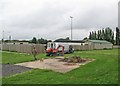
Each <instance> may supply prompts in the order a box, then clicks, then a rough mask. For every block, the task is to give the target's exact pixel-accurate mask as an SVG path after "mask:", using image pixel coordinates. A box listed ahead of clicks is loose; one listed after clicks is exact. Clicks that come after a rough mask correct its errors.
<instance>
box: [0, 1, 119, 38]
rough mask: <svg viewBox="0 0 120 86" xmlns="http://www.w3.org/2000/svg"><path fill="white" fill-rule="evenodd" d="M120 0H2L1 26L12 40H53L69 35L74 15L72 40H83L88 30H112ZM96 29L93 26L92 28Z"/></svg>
mask: <svg viewBox="0 0 120 86" xmlns="http://www.w3.org/2000/svg"><path fill="white" fill-rule="evenodd" d="M118 1H119V0H1V1H0V20H1V21H2V23H1V25H2V27H1V28H2V29H3V30H4V31H5V32H6V34H5V35H6V36H5V38H7V37H8V34H7V32H10V34H9V35H12V36H13V39H31V38H32V37H33V36H37V35H38V34H40V35H39V36H40V37H43V38H47V39H56V38H61V37H66V36H70V18H69V16H73V17H74V18H73V30H74V31H73V34H74V35H73V39H83V38H84V37H86V36H88V35H89V31H91V30H95V29H96V30H97V29H101V28H103V27H107V26H109V27H111V28H113V30H115V27H116V26H117V19H118V12H117V11H118V8H117V7H118V6H117V5H118ZM93 28H95V29H93Z"/></svg>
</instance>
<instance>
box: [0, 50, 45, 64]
mask: <svg viewBox="0 0 120 86" xmlns="http://www.w3.org/2000/svg"><path fill="white" fill-rule="evenodd" d="M2 57H3V58H2V64H16V63H21V62H28V61H33V60H34V58H33V55H31V54H20V53H16V52H8V51H3V52H2ZM41 57H45V54H39V55H37V59H40V58H41Z"/></svg>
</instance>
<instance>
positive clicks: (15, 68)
mask: <svg viewBox="0 0 120 86" xmlns="http://www.w3.org/2000/svg"><path fill="white" fill-rule="evenodd" d="M0 65H1V64H0ZM31 69H32V68H28V67H23V66H19V65H11V64H2V76H3V77H4V76H9V75H14V74H17V73H22V72H25V71H28V70H31Z"/></svg>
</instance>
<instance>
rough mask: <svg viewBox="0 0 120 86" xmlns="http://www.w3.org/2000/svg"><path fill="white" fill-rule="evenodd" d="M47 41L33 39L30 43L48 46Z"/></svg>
mask: <svg viewBox="0 0 120 86" xmlns="http://www.w3.org/2000/svg"><path fill="white" fill-rule="evenodd" d="M47 42H48V41H47V40H46V39H43V38H41V39H37V38H36V37H33V38H32V40H30V41H29V43H34V44H47Z"/></svg>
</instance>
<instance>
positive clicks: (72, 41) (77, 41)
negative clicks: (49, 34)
mask: <svg viewBox="0 0 120 86" xmlns="http://www.w3.org/2000/svg"><path fill="white" fill-rule="evenodd" d="M54 42H69V43H84V41H83V40H56V41H54Z"/></svg>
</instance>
